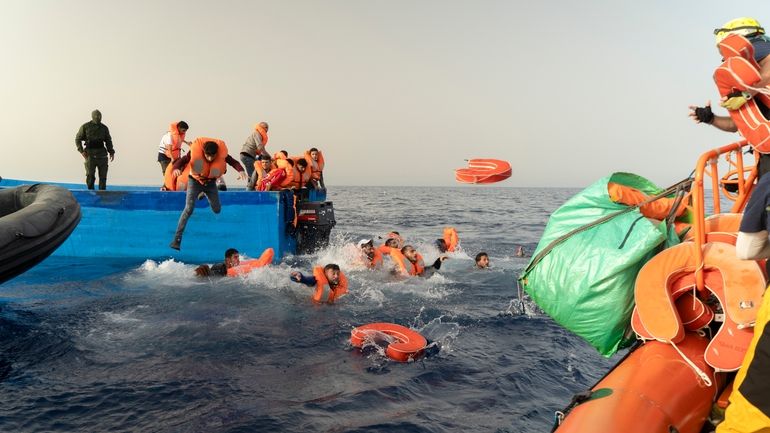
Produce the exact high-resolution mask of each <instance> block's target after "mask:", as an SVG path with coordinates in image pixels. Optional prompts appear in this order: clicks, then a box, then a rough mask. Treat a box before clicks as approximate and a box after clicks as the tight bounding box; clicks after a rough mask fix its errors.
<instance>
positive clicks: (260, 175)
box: [254, 160, 270, 187]
mask: <svg viewBox="0 0 770 433" xmlns="http://www.w3.org/2000/svg"><path fill="white" fill-rule="evenodd" d="M254 173H256V174H257V181H256V182H254V185H255V187H256V185H259V183H260V182H262V180H263V179H265V178H266V177H267V175H268V174H270V172H268V171H267V170H265V169H264V168H262V164H261V163H260V161H259V160H256V161H254Z"/></svg>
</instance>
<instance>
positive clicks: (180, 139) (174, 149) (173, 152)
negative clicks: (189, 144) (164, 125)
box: [166, 122, 187, 162]
mask: <svg viewBox="0 0 770 433" xmlns="http://www.w3.org/2000/svg"><path fill="white" fill-rule="evenodd" d="M177 123H179V122H174V123H172V124H171V126H169V129H168V132H170V135H171V148H170V149H169V148H167V149H166V156H167V157H169V158H171V162H174V161H176V160H177V159H179V155H180V154H181V152H182V143H184V136H185V135H186V134H187V133H186V132H185V133H182V132H179V128H178V127H177V126H176V125H177Z"/></svg>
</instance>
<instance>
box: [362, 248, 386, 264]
mask: <svg viewBox="0 0 770 433" xmlns="http://www.w3.org/2000/svg"><path fill="white" fill-rule="evenodd" d="M364 259H366V260H367V261H368V263H367V264H366V266H368V267H369V269H374V268H376V267H377V266H379V265H381V264H382V252H381V251H380V249H379V248H375V249H374V257H372V258H371V260H370V259H369V256H367V255H366V254H364Z"/></svg>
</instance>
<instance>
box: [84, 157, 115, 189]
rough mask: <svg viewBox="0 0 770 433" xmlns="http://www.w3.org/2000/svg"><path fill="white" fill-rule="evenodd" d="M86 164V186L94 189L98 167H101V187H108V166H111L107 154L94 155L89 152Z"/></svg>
mask: <svg viewBox="0 0 770 433" xmlns="http://www.w3.org/2000/svg"><path fill="white" fill-rule="evenodd" d="M84 165H85V167H86V186H88V189H94V181H95V180H96V170H97V169H99V189H100V190H105V189H107V167H108V166H109V161H108V159H107V156H106V155H105V156H92V155H90V154H89V155H88V157H86V161H85V162H84Z"/></svg>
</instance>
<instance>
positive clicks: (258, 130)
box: [241, 122, 270, 177]
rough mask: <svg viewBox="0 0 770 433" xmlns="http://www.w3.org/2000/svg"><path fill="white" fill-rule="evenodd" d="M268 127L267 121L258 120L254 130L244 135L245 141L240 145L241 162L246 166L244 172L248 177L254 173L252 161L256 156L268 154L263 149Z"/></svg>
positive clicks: (265, 143)
mask: <svg viewBox="0 0 770 433" xmlns="http://www.w3.org/2000/svg"><path fill="white" fill-rule="evenodd" d="M269 128H270V126H269V125H268V124H267V122H259V123H258V124H257V125H256V126H255V127H254V131H252V132H251V134H249V136H248V137H246V142H245V143H243V146H242V147H241V162H242V163H243V166H244V167H246V173H247V174H248V175H249V177H251V175H252V174H253V173H254V162H255V161H256V160H257V158H259V156H260V155H267V156H270V154H269V153H268V152H267V150H266V149H265V146H266V145H267V139H268V136H267V130H268V129H269Z"/></svg>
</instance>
